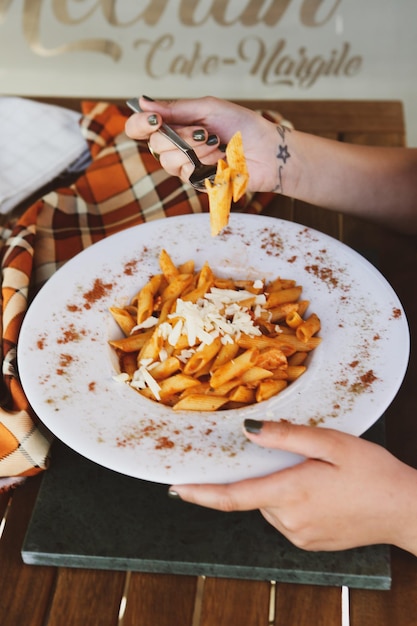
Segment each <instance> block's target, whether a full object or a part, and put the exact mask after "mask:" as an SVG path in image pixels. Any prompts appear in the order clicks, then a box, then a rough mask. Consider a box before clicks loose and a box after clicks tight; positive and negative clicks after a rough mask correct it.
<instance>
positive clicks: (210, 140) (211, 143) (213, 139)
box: [206, 135, 219, 146]
mask: <svg viewBox="0 0 417 626" xmlns="http://www.w3.org/2000/svg"><path fill="white" fill-rule="evenodd" d="M218 142H219V138H218V137H217V135H209V136H208V137H207V141H206V144H207V145H208V146H215V145H216V143H218Z"/></svg>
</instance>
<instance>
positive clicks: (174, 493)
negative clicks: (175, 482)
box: [168, 489, 181, 500]
mask: <svg viewBox="0 0 417 626" xmlns="http://www.w3.org/2000/svg"><path fill="white" fill-rule="evenodd" d="M168 496H169V497H170V498H172V499H173V500H181V496H180V494H179V493H178V491H175V489H168Z"/></svg>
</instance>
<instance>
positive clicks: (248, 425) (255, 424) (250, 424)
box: [243, 419, 264, 435]
mask: <svg viewBox="0 0 417 626" xmlns="http://www.w3.org/2000/svg"><path fill="white" fill-rule="evenodd" d="M243 425H244V428H245V430H246V431H247V432H248V433H252V435H259V434H260V432H261V430H262V427H263V425H264V423H263V422H260V421H258V420H252V419H246V420H245V421H244V422H243Z"/></svg>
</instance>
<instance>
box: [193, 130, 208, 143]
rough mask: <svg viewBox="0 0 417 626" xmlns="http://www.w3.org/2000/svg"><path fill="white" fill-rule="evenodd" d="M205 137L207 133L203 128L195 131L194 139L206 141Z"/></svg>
mask: <svg viewBox="0 0 417 626" xmlns="http://www.w3.org/2000/svg"><path fill="white" fill-rule="evenodd" d="M205 138H206V133H205V132H204V130H203V129H199V130H195V131H194V132H193V139H194V141H204V139H205Z"/></svg>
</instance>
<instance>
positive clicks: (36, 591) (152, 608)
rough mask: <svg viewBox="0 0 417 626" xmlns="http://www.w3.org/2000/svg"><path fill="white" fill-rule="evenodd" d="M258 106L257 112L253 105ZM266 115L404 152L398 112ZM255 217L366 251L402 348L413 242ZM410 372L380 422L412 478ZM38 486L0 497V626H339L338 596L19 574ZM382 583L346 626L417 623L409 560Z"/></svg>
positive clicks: (415, 571) (235, 584) (349, 106)
mask: <svg viewBox="0 0 417 626" xmlns="http://www.w3.org/2000/svg"><path fill="white" fill-rule="evenodd" d="M47 101H48V102H54V103H57V104H61V105H66V106H70V107H72V108H77V107H78V106H79V102H78V101H76V100H62V99H47ZM250 104H251V105H253V106H257V105H259V104H260V103H254V102H251V103H250ZM261 106H263V108H265V103H262V105H261ZM270 106H271V108H277V109H279V110H280V111H281V112H282V113H283V114H284V115H285V116H286V117H287V118H288V119H289V120H291V121H292V122H293V123H294V124H295V126H296V128H298V129H301V130H305V131H310V132H313V133H316V134H320V135H323V136H326V137H333V138H337V139H339V140H340V141H347V142H354V143H361V144H376V145H389V146H401V145H404V141H405V139H404V137H405V130H404V122H403V111H402V106H401V104H400V103H398V102H346V101H343V102H337V101H333V102H331V101H326V102H319V101H314V102H313V101H308V102H306V101H281V102H279V103H278V104H275V107H274V105H273V104H271V105H270ZM323 175H325V172H324V173H323ZM393 210H394V211H395V207H393ZM267 213H268V214H269V215H276V216H279V217H282V218H284V219H289V220H294V221H297V222H300V223H303V224H305V225H308V226H311V227H313V228H316V229H318V230H321V231H323V232H325V233H327V234H329V235H332V236H334V237H336V238H339V239H341V240H343V241H344V242H345V243H347V244H348V245H350V246H352V247H353V248H355V249H357V250H358V251H360V252H363V251H372V254H373V255H376V258H375V260H376V262H377V264H378V267H379V269H380V270H381V271H382V272H383V274H384V275H385V276H386V277H387V278H388V280H389V281H390V282H391V284H392V285H393V287H394V289H395V290H396V291H397V293H398V295H399V297H400V299H401V300H402V302H403V304H404V306H405V309H406V312H407V315H408V319H409V323H410V328H411V333H412V344H414V342H415V336H416V331H417V302H416V298H415V296H414V293H413V292H414V284H415V282H414V281H415V276H416V270H417V256H416V246H415V243H416V242H415V238H412V237H407V236H401V235H397V234H394V233H392V232H389V231H386V230H384V229H382V228H379V227H376V226H374V225H372V224H369V223H367V222H364V221H361V220H357V219H352V218H347V217H345V216H341V215H338V214H335V213H331V212H329V211H325V210H323V209H320V208H317V207H312V206H310V205H307V204H305V203H301V202H294V201H292V200H291V199H286V198H281V197H277V199H276V202H275V204H274V206H273V207H271V208H270V209H268V211H267ZM413 278H414V280H413ZM416 362H417V361H416V357H415V355H414V354H413V353H412V355H411V362H410V368H409V372H408V374H407V377H406V380H405V382H404V384H403V387H402V389H401V391H400V393H399V394H398V396H397V398H396V399H395V400H394V402H393V404H392V405H391V407H390V409H389V410H388V412H387V415H386V422H387V438H388V447H389V448H390V449H391V450H392V451H393V452H394V453H395V454H397V455H398V456H399V457H400V458H401V459H403V460H404V461H406V462H408V463H409V464H411V465H413V466H415V467H417V453H416V442H417V420H415V411H416V407H417V385H416V384H415V382H414V381H415V380H416V373H417V372H416ZM40 481H41V477H36V478H34V479H30V480H28V481H27V482H26V484H25V485H24V486H23V487H20V488H18V489H17V490H16V491H15V492H14V493H11V494H0V518H1V517H2V515H3V513H5V514H6V515H5V519H6V523H5V526H4V532H3V534H2V536H1V540H0V624H2V625H3V626H16V625H17V624H19V625H20V624H22V626H23V625H24V626H62V625H63V624H65V626H80V625H82V626H90V625H91V626H116V625H117V624H119V625H123V626H151V625H152V626H168V625H169V626H231V625H232V624H233V625H235V624H239V625H240V624H242V625H244V626H266V625H268V624H269V625H271V626H272V625H274V626H303V625H306V626H307V625H308V626H336V625H337V626H341V624H342V609H341V598H342V594H341V589H340V588H336V587H321V586H310V585H299V584H298V585H292V584H288V583H285V584H284V583H280V584H276V585H275V584H274V583H271V584H270V583H268V582H256V581H247V580H230V579H216V578H206V579H203V578H200V577H193V576H178V575H168V574H163V575H162V574H160V575H157V574H148V573H147V574H142V573H137V572H135V573H129V572H122V571H106V570H87V569H74V568H65V567H50V566H36V567H35V566H28V565H24V564H23V563H22V560H21V556H20V551H21V547H22V542H23V538H24V535H25V531H26V528H27V526H28V522H29V519H30V514H31V510H32V507H33V504H34V502H35V499H36V494H37V491H38V488H39V484H40ZM392 578H393V581H392V588H391V590H390V591H369V590H357V589H355V590H350V624H351V625H352V626H412V625H415V624H416V623H417V559H416V558H414V557H412V556H411V555H408V554H406V553H404V552H402V551H400V550H398V549H393V550H392ZM348 623H349V622H347V621H345V622H344V624H348Z"/></svg>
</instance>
